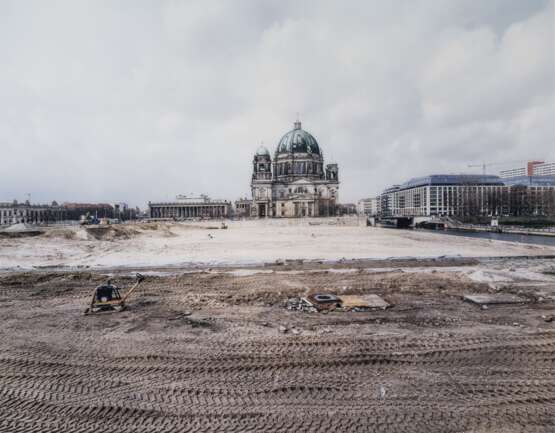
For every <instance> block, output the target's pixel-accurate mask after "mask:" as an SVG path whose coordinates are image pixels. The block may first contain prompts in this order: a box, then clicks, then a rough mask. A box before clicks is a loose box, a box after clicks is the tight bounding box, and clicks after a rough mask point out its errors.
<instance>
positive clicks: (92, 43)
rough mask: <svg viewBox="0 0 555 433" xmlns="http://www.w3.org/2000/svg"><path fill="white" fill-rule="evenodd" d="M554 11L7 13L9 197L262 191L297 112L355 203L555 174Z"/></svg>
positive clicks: (1, 123) (0, 33) (516, 0)
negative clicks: (503, 170) (410, 185)
mask: <svg viewBox="0 0 555 433" xmlns="http://www.w3.org/2000/svg"><path fill="white" fill-rule="evenodd" d="M553 17H554V13H553V3H552V2H550V1H547V0H546V1H541V0H537V1H526V2H522V1H520V0H491V1H488V2H468V1H463V0H455V1H450V2H444V1H439V0H422V1H412V2H405V1H390V2H381V1H379V2H378V1H376V2H369V1H349V2H336V1H247V0H239V1H233V2H228V1H223V0H221V1H215V0H210V1H208V0H206V1H161V2H157V1H133V2H131V1H130V2H107V1H106V2H96V1H95V2H92V1H90V2H89V1H69V0H68V1H58V2H40V1H36V2H35V1H4V2H2V3H0V58H2V68H1V69H0V98H1V100H2V104H0V151H1V154H2V156H3V158H2V161H3V164H2V174H3V176H2V182H1V183H0V200H2V199H6V200H9V199H12V198H19V199H23V198H24V197H25V194H26V193H27V192H30V193H32V194H33V198H34V199H35V200H39V201H50V200H53V199H57V200H103V201H108V200H128V201H129V202H131V203H132V204H138V205H141V206H143V205H144V204H145V203H146V201H147V200H149V199H152V200H156V199H163V198H171V197H172V196H173V195H175V194H177V193H188V192H193V191H195V192H198V193H200V192H203V193H207V194H209V195H211V196H214V197H224V198H229V199H234V198H237V197H239V196H242V195H245V194H247V193H248V191H249V180H250V170H251V159H252V154H253V152H254V151H255V149H256V148H257V147H258V145H259V144H260V142H261V141H264V143H265V144H266V145H267V146H268V147H270V148H273V147H274V146H275V144H276V143H277V141H278V140H279V138H280V137H281V135H282V134H283V133H285V132H286V131H287V130H288V129H289V128H290V127H291V124H292V122H293V120H294V118H295V116H296V113H297V112H300V113H301V119H302V121H303V124H304V126H305V127H306V129H307V130H309V131H310V132H311V133H313V134H314V135H315V136H316V137H317V139H318V140H319V141H320V144H321V146H322V148H323V150H324V154H325V157H326V159H328V160H329V159H331V158H333V159H334V160H336V161H337V162H338V163H339V164H340V171H341V172H340V176H341V179H342V186H341V199H342V201H354V200H356V199H357V198H360V197H362V196H368V195H372V194H375V193H377V192H379V191H380V190H381V189H382V188H383V187H385V186H386V185H388V184H391V183H398V182H401V181H403V180H405V179H406V178H408V177H410V176H416V175H421V174H427V173H431V172H438V171H447V172H460V171H464V170H467V167H466V166H467V165H468V164H469V163H476V162H479V161H482V160H484V161H499V162H503V161H512V160H520V159H527V158H545V159H548V160H555V151H554V150H552V149H553V142H554V138H555V131H554V127H553V121H552V119H553V118H554V115H555V109H554V103H553V91H554V83H553V79H554V62H555V60H554V33H553Z"/></svg>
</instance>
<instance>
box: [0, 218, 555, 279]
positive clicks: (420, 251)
mask: <svg viewBox="0 0 555 433" xmlns="http://www.w3.org/2000/svg"><path fill="white" fill-rule="evenodd" d="M228 225H229V229H227V230H221V229H219V226H220V223H219V222H204V223H167V224H165V223H161V224H140V225H121V226H113V227H91V228H83V227H69V228H55V229H48V230H47V231H46V233H45V234H43V235H41V236H36V237H26V238H9V237H0V269H13V268H16V267H20V268H23V269H32V268H34V267H65V266H67V267H91V268H107V267H119V266H134V267H160V266H168V265H185V264H207V265H217V264H247V263H255V264H256V263H265V262H274V261H276V260H286V259H299V258H302V259H305V260H338V259H341V258H346V259H355V258H388V257H439V256H461V257H488V256H532V255H552V254H555V248H554V247H543V246H534V245H519V244H514V243H508V242H499V241H490V240H483V239H472V238H464V237H454V236H453V237H446V236H443V235H439V234H436V233H427V232H410V231H400V230H391V229H380V228H371V227H366V226H363V225H358V222H357V219H356V218H354V219H338V220H335V219H323V220H304V221H299V220H284V221H280V220H267V221H240V222H229V223H228Z"/></svg>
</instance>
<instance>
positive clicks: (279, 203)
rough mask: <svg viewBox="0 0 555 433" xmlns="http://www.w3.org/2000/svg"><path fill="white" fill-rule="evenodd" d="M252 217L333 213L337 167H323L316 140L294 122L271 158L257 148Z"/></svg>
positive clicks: (321, 155) (334, 209)
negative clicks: (292, 127)
mask: <svg viewBox="0 0 555 433" xmlns="http://www.w3.org/2000/svg"><path fill="white" fill-rule="evenodd" d="M251 189H252V199H253V200H252V210H251V215H252V216H253V217H258V218H265V217H276V218H287V217H290V218H291V217H312V216H332V215H336V212H337V205H336V204H337V199H338V190H339V177H338V167H337V164H327V165H324V156H323V154H322V151H321V149H320V146H319V145H318V142H317V141H316V139H315V138H314V137H313V136H312V135H311V134H310V133H308V132H307V131H305V130H303V129H302V128H301V122H299V121H297V122H295V125H294V129H292V130H291V131H289V132H287V133H286V134H285V135H284V136H283V137H282V138H281V139H280V140H279V142H278V145H277V148H276V151H275V153H274V158H273V159H272V157H271V156H270V152H269V151H268V149H266V148H265V147H263V146H261V147H260V148H259V149H258V150H257V152H256V154H255V156H254V160H253V175H252V182H251Z"/></svg>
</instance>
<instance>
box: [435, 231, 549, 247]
mask: <svg viewBox="0 0 555 433" xmlns="http://www.w3.org/2000/svg"><path fill="white" fill-rule="evenodd" d="M427 231H429V230H427ZM434 232H435V233H438V234H443V235H447V236H465V237H468V238H481V239H492V240H496V241H507V242H517V243H520V244H534V245H548V246H555V236H541V235H517V234H513V233H491V232H471V231H459V230H437V231H434Z"/></svg>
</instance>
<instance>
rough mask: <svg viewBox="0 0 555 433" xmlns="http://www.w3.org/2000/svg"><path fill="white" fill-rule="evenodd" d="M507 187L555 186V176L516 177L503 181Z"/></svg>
mask: <svg viewBox="0 0 555 433" xmlns="http://www.w3.org/2000/svg"><path fill="white" fill-rule="evenodd" d="M503 183H504V184H505V185H509V186H512V185H524V186H555V176H515V177H508V178H505V179H503Z"/></svg>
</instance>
